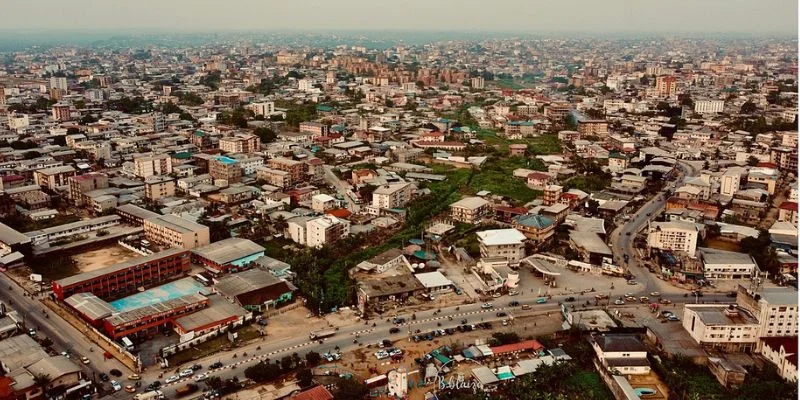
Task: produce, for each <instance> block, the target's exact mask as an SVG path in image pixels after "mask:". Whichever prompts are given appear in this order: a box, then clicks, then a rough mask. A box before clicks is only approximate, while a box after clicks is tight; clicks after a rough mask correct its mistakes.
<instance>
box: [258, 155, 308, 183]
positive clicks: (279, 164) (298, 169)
mask: <svg viewBox="0 0 800 400" xmlns="http://www.w3.org/2000/svg"><path fill="white" fill-rule="evenodd" d="M267 166H268V167H269V168H272V169H276V170H278V171H285V172H288V173H289V180H290V182H291V183H290V184H289V185H294V184H297V183H300V182H304V181H305V180H306V166H305V164H303V163H302V162H300V161H296V160H292V159H289V158H285V157H277V158H272V159H270V160H268V161H267Z"/></svg>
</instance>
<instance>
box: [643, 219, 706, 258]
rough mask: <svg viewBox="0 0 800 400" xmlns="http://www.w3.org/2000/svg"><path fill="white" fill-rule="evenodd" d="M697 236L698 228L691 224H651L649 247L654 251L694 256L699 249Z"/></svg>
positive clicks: (673, 222) (681, 222)
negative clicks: (659, 250) (675, 252)
mask: <svg viewBox="0 0 800 400" xmlns="http://www.w3.org/2000/svg"><path fill="white" fill-rule="evenodd" d="M697 235H698V230H697V226H696V225H695V224H693V223H691V222H684V221H672V222H651V223H650V228H649V233H648V235H647V245H648V246H649V247H650V248H653V249H661V250H671V251H677V252H683V253H684V254H689V255H693V254H694V253H695V250H696V249H697Z"/></svg>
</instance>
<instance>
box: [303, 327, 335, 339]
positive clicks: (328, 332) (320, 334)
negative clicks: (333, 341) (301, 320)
mask: <svg viewBox="0 0 800 400" xmlns="http://www.w3.org/2000/svg"><path fill="white" fill-rule="evenodd" d="M335 334H336V329H321V330H318V331H313V332H311V333H309V334H308V338H309V339H311V340H316V339H325V338H327V337H331V336H333V335H335Z"/></svg>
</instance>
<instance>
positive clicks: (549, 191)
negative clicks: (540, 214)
mask: <svg viewBox="0 0 800 400" xmlns="http://www.w3.org/2000/svg"><path fill="white" fill-rule="evenodd" d="M563 190H564V188H563V187H561V186H559V185H548V186H546V187H545V188H544V197H543V199H542V201H543V204H544V205H546V206H552V205H553V204H556V203H558V202H559V201H560V200H561V193H562V191H563Z"/></svg>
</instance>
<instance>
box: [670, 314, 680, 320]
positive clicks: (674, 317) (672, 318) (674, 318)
mask: <svg viewBox="0 0 800 400" xmlns="http://www.w3.org/2000/svg"><path fill="white" fill-rule="evenodd" d="M667 319H668V320H670V321H680V320H681V319H680V318H678V316H677V315H675V314H672V315H670V316H669V317H667Z"/></svg>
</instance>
